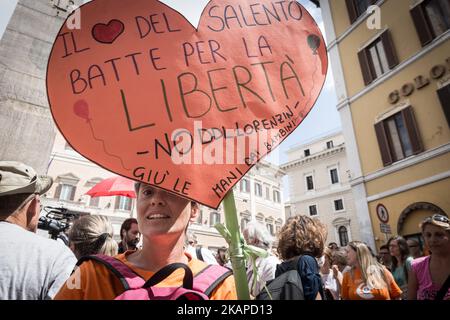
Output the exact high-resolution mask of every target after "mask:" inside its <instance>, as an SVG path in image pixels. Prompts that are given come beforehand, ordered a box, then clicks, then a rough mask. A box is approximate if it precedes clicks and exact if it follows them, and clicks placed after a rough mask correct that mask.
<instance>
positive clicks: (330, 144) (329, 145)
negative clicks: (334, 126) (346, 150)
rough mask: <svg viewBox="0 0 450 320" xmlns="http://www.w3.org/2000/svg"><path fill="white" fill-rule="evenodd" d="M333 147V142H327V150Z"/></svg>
mask: <svg viewBox="0 0 450 320" xmlns="http://www.w3.org/2000/svg"><path fill="white" fill-rule="evenodd" d="M333 147H334V144H333V140H331V141H328V142H327V149H331V148H333Z"/></svg>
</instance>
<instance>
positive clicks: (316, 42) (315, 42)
mask: <svg viewBox="0 0 450 320" xmlns="http://www.w3.org/2000/svg"><path fill="white" fill-rule="evenodd" d="M307 41H308V45H309V47H310V48H311V50H312V51H313V54H314V55H317V49H319V47H320V38H319V37H318V36H316V35H315V34H310V35H309V36H308V39H307Z"/></svg>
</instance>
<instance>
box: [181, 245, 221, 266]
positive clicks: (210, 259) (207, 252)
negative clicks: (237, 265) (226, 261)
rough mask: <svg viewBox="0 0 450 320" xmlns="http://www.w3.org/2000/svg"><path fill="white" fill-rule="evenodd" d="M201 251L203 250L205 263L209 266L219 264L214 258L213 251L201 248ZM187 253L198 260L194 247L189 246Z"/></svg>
mask: <svg viewBox="0 0 450 320" xmlns="http://www.w3.org/2000/svg"><path fill="white" fill-rule="evenodd" d="M200 250H201V253H202V257H203V261H204V262H206V263H207V264H218V263H217V260H216V257H214V255H213V253H212V252H211V250H209V249H207V248H201V249H200ZM185 251H186V252H187V253H189V254H190V255H191V256H192V258H194V259H198V257H197V252H196V249H195V248H194V247H193V246H191V245H189V246H187V248H186V249H185Z"/></svg>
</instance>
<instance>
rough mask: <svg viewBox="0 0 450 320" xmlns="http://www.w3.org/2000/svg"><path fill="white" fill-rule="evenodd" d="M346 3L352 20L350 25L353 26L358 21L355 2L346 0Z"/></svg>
mask: <svg viewBox="0 0 450 320" xmlns="http://www.w3.org/2000/svg"><path fill="white" fill-rule="evenodd" d="M345 2H346V3H347V11H348V16H349V18H350V24H353V22H355V21H356V19H358V12H357V11H356V7H355V2H354V0H345Z"/></svg>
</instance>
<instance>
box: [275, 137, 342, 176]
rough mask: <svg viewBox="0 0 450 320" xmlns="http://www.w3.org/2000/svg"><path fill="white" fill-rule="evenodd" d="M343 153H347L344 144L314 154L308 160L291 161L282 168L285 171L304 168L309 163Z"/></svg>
mask: <svg viewBox="0 0 450 320" xmlns="http://www.w3.org/2000/svg"><path fill="white" fill-rule="evenodd" d="M342 152H345V143H342V144H340V145H338V146H336V147H334V148H331V149H325V150H323V151H320V152H317V153H314V154H312V155H310V156H308V157H306V158H303V159H300V160H293V161H290V162H288V163H285V164H283V165H281V168H283V170H286V171H289V170H291V169H293V168H296V167H299V166H302V165H304V164H308V163H311V162H314V161H317V160H322V159H323V158H327V157H330V156H333V155H335V154H338V153H342Z"/></svg>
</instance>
